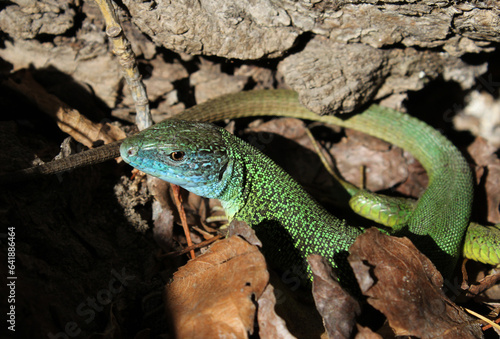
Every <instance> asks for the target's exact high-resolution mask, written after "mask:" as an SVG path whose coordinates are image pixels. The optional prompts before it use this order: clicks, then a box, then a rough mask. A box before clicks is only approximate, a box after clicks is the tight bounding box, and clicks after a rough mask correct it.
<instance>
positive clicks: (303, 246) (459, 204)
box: [121, 90, 473, 275]
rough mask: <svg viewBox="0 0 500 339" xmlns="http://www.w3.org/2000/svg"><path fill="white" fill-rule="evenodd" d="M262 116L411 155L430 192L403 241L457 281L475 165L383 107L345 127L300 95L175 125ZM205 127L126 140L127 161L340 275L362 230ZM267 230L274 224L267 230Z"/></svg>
mask: <svg viewBox="0 0 500 339" xmlns="http://www.w3.org/2000/svg"><path fill="white" fill-rule="evenodd" d="M258 115H270V116H289V117H296V118H300V119H306V120H314V121H322V122H325V123H330V124H335V125H339V126H343V127H348V128H353V129H356V130H359V131H362V132H364V133H367V134H370V135H373V136H376V137H378V138H380V139H383V140H386V141H388V142H390V143H392V144H395V145H397V146H399V147H402V148H403V149H405V150H408V151H410V152H411V153H412V154H413V155H414V156H415V157H416V158H417V159H418V160H419V161H420V162H421V163H422V165H423V166H424V168H425V169H426V171H427V173H428V175H429V186H428V188H427V190H426V191H425V193H424V194H423V195H422V197H421V198H420V199H419V200H418V203H417V205H416V207H415V209H414V210H413V212H412V213H411V216H410V217H409V218H408V226H407V227H405V228H403V229H402V230H401V231H400V232H398V233H399V234H403V235H407V236H408V237H410V238H411V239H412V241H413V242H414V243H415V244H416V245H417V247H419V249H420V250H422V251H423V252H424V253H425V254H426V255H427V256H428V257H429V258H430V259H431V260H432V261H433V262H434V263H435V264H436V266H437V267H438V269H440V271H441V272H443V274H445V275H448V274H449V273H451V271H452V270H453V268H454V266H455V264H456V260H457V258H458V257H459V254H460V252H461V243H462V240H463V237H464V233H465V230H466V228H467V225H468V220H469V216H470V210H471V203H472V194H473V192H472V187H473V184H472V175H471V172H470V169H469V166H468V164H467V163H466V162H465V160H464V158H463V157H462V155H461V154H460V152H459V151H458V150H457V149H456V148H455V147H454V146H453V145H452V144H451V143H450V142H449V141H448V140H447V139H446V138H445V137H443V136H442V135H441V134H440V133H438V132H437V131H435V130H434V129H433V128H431V127H430V126H428V125H427V124H425V123H423V122H421V121H419V120H417V119H415V118H412V117H411V116H409V115H406V114H402V113H399V112H396V111H393V110H390V109H386V108H382V107H378V106H372V107H370V108H369V109H368V110H366V111H365V112H363V113H361V114H358V115H355V116H352V117H351V118H349V119H345V120H343V119H339V118H336V117H333V116H317V115H315V114H314V113H312V112H310V111H308V110H307V109H305V108H304V107H303V106H301V105H300V103H299V101H298V99H297V94H296V93H294V92H292V91H279V90H278V91H255V92H242V93H238V94H236V95H231V96H225V97H222V98H220V99H216V100H212V101H210V102H208V103H205V104H201V105H198V106H195V107H193V108H192V109H189V110H187V111H185V112H183V113H182V114H181V115H180V116H177V117H176V118H179V119H184V120H204V121H216V120H221V119H223V118H238V117H249V116H258ZM206 126H207V125H191V124H190V123H187V122H179V121H174V122H173V121H171V120H166V121H164V122H162V123H160V124H158V125H155V126H153V127H151V128H149V129H147V130H145V131H142V132H141V133H139V134H137V135H135V136H132V137H130V138H128V139H126V140H125V141H124V143H123V144H122V146H121V154H122V157H123V158H124V160H125V161H126V162H129V163H130V164H131V165H132V166H134V167H136V168H138V169H140V170H142V171H144V172H146V173H149V174H151V175H153V176H157V177H160V178H161V179H164V180H166V181H169V182H172V183H177V184H179V185H180V186H182V187H184V188H186V189H187V190H189V191H192V192H194V193H196V194H199V195H202V196H205V197H211V198H217V199H220V200H221V201H222V203H223V205H224V206H225V207H226V209H227V211H228V215H229V217H230V218H234V219H238V220H244V221H246V222H248V223H249V224H250V225H253V226H255V227H257V229H258V230H260V232H262V233H270V234H269V235H270V236H271V238H272V240H271V241H270V245H271V246H273V247H276V248H277V249H278V250H279V251H280V252H284V253H286V254H290V251H292V250H291V249H290V248H288V247H287V246H286V245H283V244H282V243H281V242H282V241H283V240H284V239H285V240H286V238H288V240H291V243H292V244H293V245H294V248H295V251H292V252H295V253H292V257H295V258H296V256H297V252H300V253H299V254H300V255H301V256H302V258H304V257H305V256H306V255H308V254H310V253H319V254H322V255H324V256H325V257H327V258H328V260H330V262H331V263H332V264H333V265H334V266H335V265H337V266H338V265H341V266H342V265H344V263H343V259H344V258H345V256H346V253H347V249H348V248H349V246H350V245H351V244H352V243H353V242H354V240H355V238H356V237H357V235H359V234H360V233H361V232H362V230H360V229H359V228H354V227H349V226H347V225H346V224H345V223H344V222H343V221H341V220H339V219H337V218H335V217H334V216H332V215H331V214H329V213H328V212H326V211H325V210H324V209H323V208H321V207H319V206H318V204H317V203H316V202H315V201H314V200H313V199H312V198H310V197H309V196H308V195H307V193H305V192H304V191H303V189H302V188H301V187H300V186H299V185H298V184H297V183H296V182H295V181H294V180H293V179H291V177H290V176H288V175H287V174H286V173H285V172H284V171H282V170H281V169H280V168H279V167H278V166H277V165H275V164H274V163H273V162H272V161H271V160H269V159H268V158H267V157H266V156H264V155H263V154H261V153H260V152H258V151H256V150H255V149H254V148H252V147H250V146H248V145H247V144H245V143H243V142H242V141H240V140H239V139H237V138H236V137H234V136H231V135H230V134H228V133H226V132H224V131H223V130H221V129H217V128H215V129H214V128H209V127H206ZM167 146H168V147H167ZM176 150H177V151H182V152H185V158H183V164H184V165H183V166H176V165H175V164H174V163H172V161H170V160H168V159H169V158H168V157H169V154H170V153H169V152H174V151H176ZM200 154H201V155H200ZM188 155H189V156H188ZM216 165H217V166H216ZM263 221H268V223H267V226H265V225H262V222H263ZM264 224H265V223H264ZM273 224H276V225H273ZM278 225H279V226H282V227H283V228H280V227H277V226H278ZM280 229H285V230H286V233H285V234H281V233H280V232H281V231H278V230H280ZM277 233H280V235H279V236H278V237H277V236H276V234H277ZM284 243H289V242H288V241H284Z"/></svg>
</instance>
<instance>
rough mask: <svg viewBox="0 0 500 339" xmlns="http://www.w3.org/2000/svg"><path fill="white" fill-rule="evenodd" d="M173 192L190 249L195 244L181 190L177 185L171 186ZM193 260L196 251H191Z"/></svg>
mask: <svg viewBox="0 0 500 339" xmlns="http://www.w3.org/2000/svg"><path fill="white" fill-rule="evenodd" d="M171 186H172V191H173V193H174V200H175V205H176V206H177V210H178V211H179V216H180V217H181V224H182V228H183V229H184V234H185V235H186V241H187V244H188V248H189V247H191V246H193V242H192V241H191V235H190V233H189V228H188V224H187V220H186V212H185V211H184V206H183V205H182V197H181V188H180V186H177V185H171ZM190 255H191V259H194V257H195V254H194V250H191V251H190Z"/></svg>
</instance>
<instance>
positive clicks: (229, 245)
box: [165, 237, 269, 338]
mask: <svg viewBox="0 0 500 339" xmlns="http://www.w3.org/2000/svg"><path fill="white" fill-rule="evenodd" d="M268 280H269V274H268V272H267V270H266V262H265V259H264V257H263V256H262V254H261V253H260V252H259V250H258V249H257V247H255V246H252V245H250V244H248V243H247V242H246V241H244V240H243V239H241V238H239V237H230V238H227V239H225V240H222V241H219V242H217V243H215V244H214V245H213V246H212V247H211V248H210V249H209V250H208V251H207V252H206V253H205V254H203V255H201V256H199V257H197V258H196V259H194V260H191V261H189V262H188V263H187V264H186V265H185V266H183V267H181V268H180V269H179V271H177V272H176V273H175V274H174V280H173V281H172V283H170V284H169V285H167V287H166V291H165V292H166V296H165V299H166V300H165V304H166V307H167V312H168V313H169V314H170V317H171V320H172V322H173V328H174V331H175V333H176V336H177V337H178V338H220V337H222V336H227V337H234V338H247V333H248V332H250V333H252V331H253V328H254V324H253V322H254V317H255V305H254V303H253V300H254V298H255V299H256V298H259V297H260V296H261V295H262V292H263V291H264V288H265V287H266V285H267V282H268Z"/></svg>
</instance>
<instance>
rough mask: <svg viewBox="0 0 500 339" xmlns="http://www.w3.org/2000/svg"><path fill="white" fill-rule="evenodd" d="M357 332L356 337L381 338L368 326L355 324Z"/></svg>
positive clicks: (358, 338) (364, 338)
mask: <svg viewBox="0 0 500 339" xmlns="http://www.w3.org/2000/svg"><path fill="white" fill-rule="evenodd" d="M357 328H358V333H357V334H356V337H355V338H356V339H382V337H381V336H380V335H378V334H377V333H375V332H373V331H372V330H371V329H370V328H369V327H363V326H361V325H359V324H358V325H357Z"/></svg>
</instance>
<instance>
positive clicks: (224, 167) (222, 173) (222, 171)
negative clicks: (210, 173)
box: [219, 162, 227, 181]
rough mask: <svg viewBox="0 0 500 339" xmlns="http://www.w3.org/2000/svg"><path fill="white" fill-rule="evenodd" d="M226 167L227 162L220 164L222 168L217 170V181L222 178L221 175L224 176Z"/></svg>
mask: <svg viewBox="0 0 500 339" xmlns="http://www.w3.org/2000/svg"><path fill="white" fill-rule="evenodd" d="M226 169H227V162H226V163H225V164H224V165H223V166H222V168H221V169H220V171H219V181H221V180H222V177H223V176H224V172H226Z"/></svg>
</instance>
